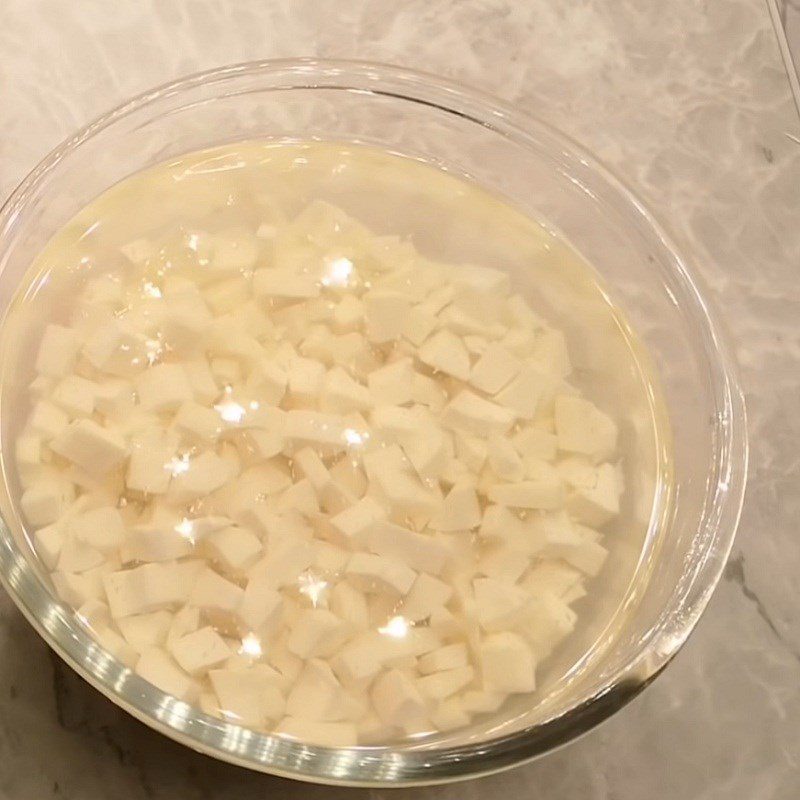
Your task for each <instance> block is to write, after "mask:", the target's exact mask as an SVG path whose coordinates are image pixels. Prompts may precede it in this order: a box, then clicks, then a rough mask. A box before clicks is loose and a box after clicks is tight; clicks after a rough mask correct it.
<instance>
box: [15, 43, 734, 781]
mask: <svg viewBox="0 0 800 800" xmlns="http://www.w3.org/2000/svg"><path fill="white" fill-rule="evenodd" d="M253 78H261V79H264V80H267V81H268V83H267V84H265V85H264V87H262V88H265V89H267V88H268V89H272V90H276V89H321V88H336V89H345V90H351V91H358V92H367V93H373V94H379V95H383V96H390V97H396V98H397V99H398V100H404V101H411V102H416V103H423V104H428V105H430V106H432V107H435V108H437V109H439V110H441V111H444V112H446V113H450V114H456V115H459V116H460V117H462V118H466V119H468V120H470V121H471V122H473V123H475V124H478V125H481V126H484V127H488V128H490V129H492V130H493V131H494V132H495V133H497V134H499V135H501V136H504V137H506V138H509V139H512V140H514V142H515V143H516V144H518V145H520V144H521V145H523V146H525V145H527V146H528V147H531V146H536V147H541V146H542V145H543V144H544V145H545V146H546V147H547V149H548V152H549V153H550V154H554V155H556V156H557V159H558V162H559V166H560V168H561V169H564V170H566V174H568V175H570V176H571V177H572V178H573V179H575V180H577V181H578V182H579V183H580V185H581V187H582V188H583V189H584V190H585V191H587V192H590V193H591V194H592V195H593V196H594V197H595V198H596V199H599V200H600V201H602V202H604V203H606V204H609V205H611V206H614V207H616V209H617V210H618V211H621V212H622V213H623V214H624V215H625V216H626V217H627V220H628V221H629V222H630V224H631V225H633V226H635V227H636V228H637V230H638V233H639V234H640V235H643V236H644V237H646V239H647V240H648V245H649V247H651V248H653V252H654V253H655V254H656V256H657V258H656V263H657V264H659V265H661V266H662V269H665V270H667V271H668V272H669V273H670V275H671V277H672V278H673V279H677V281H678V283H679V285H680V287H681V290H682V294H681V296H680V297H679V298H678V299H679V301H680V304H681V311H682V313H683V315H684V316H685V317H686V318H687V319H688V320H689V322H690V323H691V324H692V326H693V327H694V329H695V330H696V331H697V332H699V334H700V335H701V337H702V342H701V345H702V350H703V353H704V355H705V358H706V361H707V365H708V370H709V379H710V383H711V386H712V392H713V396H714V401H715V405H716V408H717V414H716V419H715V422H714V427H715V431H714V434H715V435H714V441H715V445H716V446H715V452H714V466H715V470H714V474H715V475H716V476H717V480H716V482H713V485H711V486H710V487H709V489H708V494H707V496H706V502H705V504H704V508H703V512H702V515H701V518H700V519H699V520H698V531H703V532H704V533H705V536H704V537H703V540H704V542H705V543H706V546H705V550H704V552H703V553H701V554H700V556H699V558H698V561H697V565H696V569H695V571H694V573H693V576H692V578H691V580H689V581H688V582H687V583H686V584H685V586H684V587H683V594H682V596H681V598H680V605H679V606H677V607H675V608H674V609H671V611H672V612H673V613H670V614H664V615H662V617H661V619H660V623H659V628H658V629H657V630H655V631H654V635H653V636H651V637H650V638H649V639H648V641H647V643H646V644H644V645H643V646H642V648H641V649H640V650H638V651H637V652H635V653H632V655H631V657H630V660H629V661H628V663H627V664H626V665H625V666H624V667H623V668H621V669H619V670H618V672H617V673H616V674H615V675H614V676H613V677H612V678H611V679H610V680H608V681H607V682H606V684H605V685H604V686H603V687H602V688H601V689H599V690H598V691H595V692H593V693H592V694H591V695H590V696H587V697H585V698H584V699H582V700H581V701H580V702H579V703H577V704H575V705H574V706H573V707H572V708H571V709H569V710H568V711H567V712H566V713H564V714H562V715H560V716H558V717H556V718H553V719H549V720H546V721H545V722H543V723H541V724H537V725H533V726H531V727H528V728H524V729H522V730H520V731H517V732H515V733H513V734H509V735H506V736H503V737H500V738H496V739H491V740H486V741H482V742H480V743H471V744H465V745H460V746H454V747H447V748H438V749H420V748H417V749H415V748H414V747H413V745H409V746H406V745H394V746H385V747H363V748H326V747H321V746H316V745H307V744H303V743H300V742H293V741H291V740H286V739H283V738H280V737H276V736H270V735H268V734H262V733H257V732H255V731H251V730H248V729H245V728H241V727H239V726H237V725H233V724H229V723H225V722H221V721H220V720H218V719H216V718H214V717H211V716H208V715H206V714H203V713H202V712H201V711H200V710H199V709H197V708H195V707H194V706H189V705H187V704H186V703H183V702H180V701H177V700H175V699H174V698H172V697H170V696H169V695H166V694H164V693H163V692H161V691H160V690H158V689H156V688H155V687H153V686H152V685H150V684H149V683H147V682H145V681H144V680H142V679H141V678H139V677H138V676H136V675H135V674H133V673H131V671H130V670H128V669H127V668H126V667H124V665H122V664H121V663H120V662H118V661H116V660H115V659H114V658H113V657H112V656H111V655H109V654H108V653H106V652H105V651H103V650H102V648H100V647H99V646H98V645H97V644H96V643H95V642H94V640H93V639H92V638H91V637H90V635H89V634H88V633H87V631H86V630H85V629H84V628H83V627H82V626H81V625H80V624H78V622H77V621H76V619H75V617H74V614H73V613H72V611H71V610H69V609H67V608H66V607H65V606H63V605H62V604H61V603H60V602H59V601H58V600H57V599H56V598H55V597H54V596H53V595H52V594H51V592H50V590H49V589H48V588H47V586H46V585H45V584H44V583H43V582H42V580H41V579H40V578H39V576H38V575H37V573H36V571H35V570H34V568H33V567H32V566H31V565H30V563H29V562H28V560H27V558H26V556H25V554H24V553H23V552H22V550H21V549H20V547H19V546H18V544H17V543H16V541H15V539H14V537H13V535H12V534H11V532H10V530H9V528H8V526H7V525H6V523H5V522H4V521H2V522H0V581H2V583H3V585H4V587H5V588H6V590H7V591H8V593H9V595H10V596H11V598H12V600H13V601H14V602H15V604H16V605H17V606H18V608H19V609H20V610H21V611H22V613H23V614H24V615H25V617H26V618H27V619H28V621H29V622H30V623H31V625H32V626H33V627H34V628H35V629H36V630H37V631H38V633H39V634H40V635H41V636H42V637H43V639H44V640H45V641H46V642H47V644H48V645H49V646H50V647H51V648H52V649H53V650H55V652H56V653H58V655H59V656H60V657H61V658H62V659H64V661H66V663H67V664H68V665H69V666H70V667H72V668H73V669H74V670H75V671H76V672H78V674H80V675H81V676H82V677H83V678H84V679H85V680H86V681H88V682H89V683H90V684H91V685H92V686H94V687H95V688H96V689H98V690H99V691H100V692H102V693H103V694H104V695H106V696H107V697H108V698H110V699H111V700H112V701H113V702H114V703H116V704H117V705H119V706H120V707H121V708H123V709H125V710H126V711H128V712H129V713H130V714H132V715H133V716H134V717H136V718H137V719H139V720H140V721H142V722H144V723H145V724H147V725H148V726H150V727H152V728H154V729H155V730H157V731H159V732H161V733H163V734H165V735H167V736H169V737H171V738H173V739H175V740H176V741H178V742H181V743H182V744H184V745H187V746H189V747H191V748H193V749H195V750H198V751H200V752H203V753H206V754H208V755H211V756H214V757H216V758H219V759H222V760H224V761H228V762H231V763H234V764H238V765H241V766H245V767H248V768H250V769H254V770H257V771H261V772H266V773H270V774H273V775H279V776H282V777H288V778H295V779H299V780H305V781H311V782H318V783H326V784H339V785H349V786H372V787H386V786H412V785H427V784H433V783H443V782H447V781H454V780H459V779H466V778H470V777H477V776H480V775H487V774H491V773H493V772H498V771H500V770H503V769H506V768H509V767H511V766H514V765H517V764H520V763H524V762H525V761H528V760H531V759H533V758H536V757H537V756H540V755H542V754H544V753H546V752H549V751H551V750H553V749H555V748H557V747H560V746H562V745H564V744H566V743H568V742H569V741H571V740H573V739H575V738H576V737H578V736H580V735H582V734H584V733H586V732H587V731H589V730H591V729H592V728H593V727H594V726H596V725H597V724H599V723H600V722H602V721H603V720H605V719H607V718H608V717H609V716H610V715H611V714H613V713H614V712H615V711H617V710H618V709H620V708H621V707H622V706H624V705H625V704H626V703H627V702H628V701H629V700H630V699H632V698H633V697H635V696H636V695H637V694H638V693H639V692H640V691H641V690H642V689H643V688H644V687H645V686H647V685H648V684H649V683H650V682H651V681H652V680H653V679H654V678H655V677H656V676H657V675H658V674H659V673H660V672H661V671H662V670H663V669H664V667H665V666H666V665H667V664H668V663H669V661H670V660H671V659H672V658H673V657H674V655H675V654H676V653H677V652H678V650H679V649H680V648H681V647H682V645H683V644H684V643H685V641H686V639H687V638H688V636H689V634H690V633H691V632H692V630H693V629H694V627H695V625H696V624H697V621H698V619H699V617H700V615H701V613H702V612H703V610H704V609H705V607H706V605H707V604H708V601H709V599H710V597H711V594H712V592H713V590H714V588H715V587H716V585H717V583H718V581H719V579H720V577H721V574H722V570H723V568H724V565H725V561H726V560H727V557H728V555H729V553H730V549H731V547H732V544H733V539H734V535H735V532H736V526H737V524H738V520H739V515H740V513H741V506H742V502H743V499H744V488H745V481H746V474H747V435H746V419H745V406H744V397H743V393H742V390H741V388H740V384H739V379H738V373H737V368H736V364H735V359H734V357H733V354H732V349H731V346H730V344H729V342H728V339H727V336H726V334H725V333H724V330H723V329H722V327H721V325H720V322H719V320H718V317H717V314H716V312H715V310H714V309H713V308H712V305H711V304H710V303H709V301H708V299H707V297H706V296H705V295H704V292H703V290H702V288H701V282H700V281H699V280H698V279H697V277H696V276H695V275H694V274H693V273H692V271H691V269H690V268H689V267H688V266H687V263H686V261H685V260H684V259H683V257H682V256H681V255H680V254H679V251H678V249H677V248H676V247H675V245H674V244H673V243H672V241H671V240H670V238H669V237H668V236H667V234H666V233H665V231H664V229H663V228H662V227H661V225H660V224H659V223H658V222H657V221H656V220H655V219H654V217H653V215H652V214H651V213H650V212H649V211H648V210H647V208H646V207H645V206H644V204H643V203H642V202H641V201H640V200H639V199H638V198H637V197H636V196H635V194H634V193H633V192H632V191H631V190H630V189H629V188H628V187H627V185H626V184H625V183H624V182H623V181H622V180H620V178H619V177H617V176H616V175H615V174H614V173H613V172H612V171H611V170H609V169H608V168H607V167H606V166H605V165H603V164H601V163H600V162H599V161H598V160H597V158H595V157H594V156H593V155H591V154H590V153H589V152H588V151H587V150H586V149H584V148H583V147H582V146H581V145H580V144H578V143H577V142H575V141H573V140H572V139H571V138H569V137H568V136H566V135H565V134H563V133H562V132H560V131H558V130H556V129H555V128H553V127H552V126H550V125H549V124H548V123H546V122H544V121H543V120H540V119H538V118H536V117H534V116H532V115H529V114H527V113H525V112H522V111H519V110H518V109H516V108H513V107H512V106H511V105H509V104H506V103H504V102H501V101H500V100H498V99H496V98H494V97H492V96H490V95H488V94H485V93H483V92H480V91H477V90H475V89H471V88H467V87H465V86H462V85H460V84H458V83H456V82H454V81H451V80H446V79H443V78H441V77H439V76H436V75H433V74H428V73H424V72H421V71H417V70H412V69H407V68H404V67H398V66H393V65H389V64H382V63H375V62H367V61H346V60H332V59H315V58H293V59H276V60H264V61H254V62H247V63H242V64H236V65H231V66H226V67H221V68H216V69H211V70H208V71H204V72H200V73H196V74H193V75H190V76H187V77H184V78H181V79H178V80H176V81H172V82H170V83H167V84H164V85H162V86H160V87H158V88H155V89H153V90H150V91H147V92H144V93H142V94H140V95H138V96H137V97H134V98H133V99H131V100H129V101H128V102H126V103H124V104H122V105H120V106H118V107H117V108H115V109H113V110H112V111H110V112H109V113H107V114H105V115H103V116H101V117H99V118H98V119H96V120H94V121H93V122H91V123H89V124H88V125H87V126H85V127H84V128H82V129H81V130H79V131H78V132H77V133H75V134H74V135H73V136H72V137H70V138H68V139H67V140H65V141H64V142H63V143H62V144H60V145H59V146H58V147H56V148H55V149H54V150H53V151H52V152H51V153H50V154H49V155H48V156H46V157H45V158H44V159H43V160H42V161H41V162H40V163H39V165H38V166H37V167H36V168H35V169H34V170H33V171H32V172H31V173H30V174H29V175H28V176H27V177H26V178H25V179H24V180H23V181H22V183H21V184H20V185H19V186H18V187H17V189H16V190H15V191H14V192H13V193H12V194H11V196H10V197H9V199H8V200H7V201H6V203H5V204H4V205H3V207H2V209H0V256H2V249H3V244H4V242H5V240H6V238H7V237H8V236H9V235H10V233H11V232H12V230H13V227H14V225H15V223H16V221H17V219H18V217H19V215H20V214H21V213H22V212H23V211H24V209H25V206H26V201H27V200H28V199H29V198H30V197H31V195H33V194H34V193H35V192H36V191H37V189H39V188H41V187H42V185H43V184H45V183H46V181H47V179H48V176H49V175H50V174H51V173H52V172H53V170H54V169H55V168H56V166H57V165H58V164H59V163H60V162H61V161H62V160H63V159H66V158H68V157H69V156H70V154H71V153H73V152H74V151H75V150H77V149H78V148H80V147H81V145H82V144H84V143H85V142H87V141H88V140H90V139H91V138H92V137H94V136H96V135H97V134H99V133H100V132H101V131H104V130H106V129H108V128H110V127H112V126H113V125H115V123H117V122H119V121H121V120H124V119H125V118H126V117H128V116H129V115H131V114H134V113H136V112H138V111H141V110H143V109H145V108H146V107H147V106H150V105H153V104H155V103H157V102H158V101H162V100H164V99H167V98H172V97H180V96H181V95H184V94H186V93H188V92H190V91H191V90H193V89H196V88H198V87H202V86H211V85H213V84H231V85H232V86H233V87H234V89H235V85H236V82H237V81H240V80H242V81H244V80H250V79H253ZM234 93H235V92H234ZM2 267H3V262H2V260H0V270H2ZM678 612H680V613H678Z"/></svg>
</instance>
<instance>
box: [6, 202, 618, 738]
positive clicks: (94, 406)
mask: <svg viewBox="0 0 800 800" xmlns="http://www.w3.org/2000/svg"><path fill="white" fill-rule="evenodd" d="M74 308H75V311H74V313H73V315H72V317H71V318H70V319H68V320H63V319H62V320H60V321H59V322H57V323H56V322H53V323H51V324H49V325H47V326H46V328H45V330H44V332H43V334H42V338H41V344H40V347H39V351H38V355H37V357H36V360H35V370H36V373H37V377H36V379H35V381H34V384H33V386H32V387H31V402H32V407H31V411H30V415H29V417H28V421H27V424H26V425H25V426H24V429H23V430H22V432H21V433H20V435H19V438H18V440H17V444H16V463H17V467H18V473H19V478H20V482H21V485H22V488H23V493H22V496H21V500H20V506H21V509H22V513H23V515H24V517H25V519H26V521H27V523H28V525H29V526H30V529H31V533H32V541H33V543H34V547H35V550H36V552H37V553H38V555H39V557H40V558H41V561H42V563H43V564H44V565H45V567H46V568H47V569H48V570H50V571H51V573H52V579H53V583H54V586H55V587H56V590H57V591H58V593H59V594H60V595H61V597H62V598H63V599H64V600H65V601H66V602H68V603H70V604H72V605H73V606H75V607H76V608H77V609H78V613H79V614H80V615H81V617H82V619H83V620H84V621H85V622H86V624H87V625H88V626H89V627H90V628H91V629H92V631H94V633H95V635H96V637H97V639H98V641H99V642H100V643H101V644H102V645H103V646H104V647H105V648H106V649H107V650H109V651H110V652H111V653H112V654H114V655H115V656H116V657H117V658H119V659H120V660H121V661H123V662H124V663H125V664H127V665H129V666H130V667H131V668H132V669H133V670H135V671H136V672H137V673H138V674H139V675H141V676H142V677H144V678H145V679H147V680H148V681H150V682H151V683H153V684H155V685H156V686H158V687H159V688H161V689H163V690H164V691H165V692H168V693H171V694H173V695H175V696H176V697H178V698H180V699H182V700H186V701H189V702H193V703H198V704H199V705H200V706H201V707H202V708H203V709H204V710H205V711H207V712H209V713H212V714H216V715H218V716H220V717H222V718H223V719H226V720H229V721H232V722H239V723H241V724H243V725H248V726H252V727H255V728H258V729H262V730H270V731H277V732H280V733H282V734H284V735H286V736H290V737H294V738H298V739H301V740H304V741H308V742H314V743H319V744H324V745H331V746H337V745H354V744H371V743H381V742H385V741H389V740H392V739H397V738H401V737H403V736H409V735H419V734H422V733H425V732H435V731H437V730H441V731H451V730H454V729H458V728H460V727H463V726H465V725H467V724H469V723H470V721H471V720H472V719H473V718H474V717H475V715H479V714H485V713H493V712H495V711H496V710H497V709H498V708H500V706H501V705H502V703H503V701H504V700H505V698H506V697H507V696H508V695H511V694H518V693H529V692H533V691H534V690H535V688H536V670H537V666H538V665H539V663H540V662H541V661H542V660H543V659H545V658H547V657H548V655H549V654H550V653H551V651H552V650H553V649H554V648H555V647H556V646H557V645H558V644H559V643H560V642H561V640H562V639H564V638H565V637H566V636H568V635H569V633H570V632H571V631H572V629H573V627H574V625H575V621H576V614H575V612H574V611H573V610H572V608H571V607H570V606H571V605H572V604H573V603H575V602H577V601H578V600H580V599H581V598H582V597H583V596H584V595H585V594H586V591H587V590H586V588H585V586H584V584H585V582H586V579H587V578H590V577H593V576H595V575H597V574H598V572H600V570H601V568H602V566H603V562H604V560H605V557H606V550H605V549H604V548H603V546H602V545H601V544H600V539H601V535H600V533H598V528H600V527H602V526H604V525H606V524H607V523H608V522H610V521H611V520H613V519H614V517H615V516H616V515H617V514H618V512H619V501H620V494H621V489H622V485H621V478H620V469H619V465H618V463H616V461H615V457H616V456H617V450H616V448H617V429H616V425H615V424H614V422H613V421H612V420H611V419H610V418H609V417H608V416H607V415H606V414H605V413H603V411H601V410H600V409H598V408H597V407H596V406H595V405H593V404H592V402H591V401H590V400H588V399H586V398H584V397H581V395H580V393H579V392H578V391H577V390H576V388H575V387H574V386H572V385H571V384H570V383H569V382H568V377H569V373H570V365H569V359H568V355H567V348H566V344H565V341H564V337H563V336H562V335H561V334H560V333H559V332H558V331H556V330H554V329H553V328H552V327H549V326H548V325H546V324H545V323H544V322H543V321H542V320H541V319H540V318H539V317H538V316H537V315H536V314H535V313H534V312H533V311H532V310H531V309H530V308H529V306H528V304H527V303H526V301H525V300H524V299H523V298H522V297H521V296H520V295H518V294H514V293H513V291H512V289H511V286H510V283H509V279H508V276H507V275H506V274H504V273H503V272H501V271H498V270H494V269H488V268H484V267H480V266H472V265H450V264H443V263H436V262H433V261H431V260H430V259H427V258H423V257H422V256H420V255H419V254H418V253H417V252H416V251H415V250H414V248H413V247H412V245H411V244H410V243H409V242H407V241H402V240H400V239H398V238H394V237H389V236H377V235H375V234H373V233H372V232H370V231H369V230H368V229H366V228H365V227H364V226H363V225H361V224H360V223H359V222H357V221H356V220H354V219H352V218H351V217H349V216H347V215H346V214H345V213H344V212H342V211H341V210H339V209H337V208H335V207H333V206H331V205H328V204H326V203H322V202H314V203H312V204H311V205H310V206H309V207H308V208H306V209H305V210H304V211H302V212H301V213H300V214H299V215H297V216H296V217H295V218H294V219H292V220H291V221H289V220H286V219H278V220H275V219H272V220H270V221H269V222H268V223H267V222H264V223H263V224H256V225H253V226H252V228H247V227H241V228H232V229H226V230H223V231H218V232H216V233H209V232H205V231H200V230H197V231H195V232H193V233H191V234H189V235H186V234H185V233H183V234H177V233H174V232H170V233H166V234H164V236H163V237H161V238H160V239H159V238H153V239H152V240H150V239H140V240H136V241H134V242H129V243H126V244H124V245H123V246H122V247H120V252H119V263H118V264H116V265H115V264H114V263H113V260H111V261H109V266H108V269H107V271H106V272H104V273H102V274H92V275H91V276H90V277H89V278H88V280H87V281H86V283H85V285H84V287H83V288H82V291H81V294H80V296H79V297H78V298H77V301H76V302H75V304H74Z"/></svg>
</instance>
